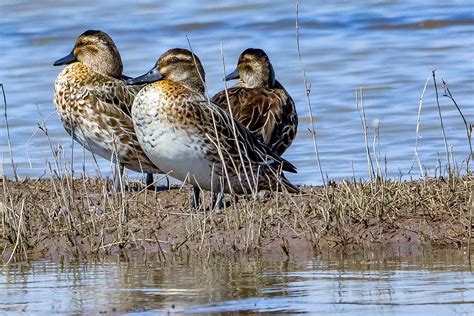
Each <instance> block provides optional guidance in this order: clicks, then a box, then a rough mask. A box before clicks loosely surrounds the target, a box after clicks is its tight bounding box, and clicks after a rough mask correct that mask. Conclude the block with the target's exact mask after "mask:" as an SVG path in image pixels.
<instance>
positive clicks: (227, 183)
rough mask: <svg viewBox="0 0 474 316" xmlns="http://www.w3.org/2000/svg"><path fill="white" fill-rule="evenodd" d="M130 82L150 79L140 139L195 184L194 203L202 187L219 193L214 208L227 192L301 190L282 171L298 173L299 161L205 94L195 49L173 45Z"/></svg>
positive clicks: (138, 112)
mask: <svg viewBox="0 0 474 316" xmlns="http://www.w3.org/2000/svg"><path fill="white" fill-rule="evenodd" d="M127 84H130V85H136V84H146V86H145V87H144V88H143V89H142V90H140V92H139V93H138V94H137V95H136V97H135V100H134V101H133V106H132V120H133V123H134V125H135V131H136V133H137V137H138V141H139V143H140V145H141V147H142V148H143V150H144V151H145V153H146V155H147V156H148V157H149V158H150V159H151V161H152V162H153V163H154V164H155V165H156V166H157V167H159V168H160V170H162V171H163V172H165V173H169V174H170V176H172V177H174V178H177V179H178V180H181V181H183V182H187V183H190V184H191V185H192V186H193V195H192V201H191V207H193V208H197V207H199V203H200V202H199V194H200V192H201V190H207V191H212V192H214V193H215V205H214V206H213V211H218V210H219V209H220V208H221V207H222V205H223V204H222V198H223V195H224V193H233V194H251V193H255V192H257V191H259V190H271V191H274V190H279V191H283V190H286V191H288V192H290V193H296V192H298V188H297V187H296V186H295V185H293V184H292V183H290V181H289V180H288V179H287V178H286V177H285V176H284V174H283V173H282V171H288V172H293V173H295V172H296V168H295V166H293V165H292V164H291V163H290V162H288V161H287V160H285V159H283V158H281V157H280V156H279V155H277V154H275V153H274V152H273V151H272V150H271V149H270V147H268V146H267V145H265V144H264V143H261V142H259V141H258V140H257V139H256V138H255V137H254V136H253V135H252V133H251V132H250V131H249V130H248V129H247V128H245V127H244V126H243V125H242V124H241V123H239V122H238V121H236V120H234V119H232V117H231V115H230V114H229V113H228V112H227V111H225V110H223V109H222V108H221V107H220V106H218V105H217V104H214V103H213V102H211V101H210V100H209V98H208V97H206V95H205V91H206V88H205V72H204V68H203V66H202V63H201V61H200V60H199V58H198V57H197V56H196V55H195V54H194V53H193V52H191V51H189V50H187V49H183V48H173V49H170V50H168V51H166V52H165V53H164V54H162V55H161V56H160V57H159V58H158V60H157V62H156V64H155V66H154V67H153V68H152V69H151V70H150V71H149V72H147V73H146V74H144V75H142V76H139V77H136V78H132V79H128V80H127Z"/></svg>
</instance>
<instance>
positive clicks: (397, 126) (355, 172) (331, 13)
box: [0, 0, 474, 184]
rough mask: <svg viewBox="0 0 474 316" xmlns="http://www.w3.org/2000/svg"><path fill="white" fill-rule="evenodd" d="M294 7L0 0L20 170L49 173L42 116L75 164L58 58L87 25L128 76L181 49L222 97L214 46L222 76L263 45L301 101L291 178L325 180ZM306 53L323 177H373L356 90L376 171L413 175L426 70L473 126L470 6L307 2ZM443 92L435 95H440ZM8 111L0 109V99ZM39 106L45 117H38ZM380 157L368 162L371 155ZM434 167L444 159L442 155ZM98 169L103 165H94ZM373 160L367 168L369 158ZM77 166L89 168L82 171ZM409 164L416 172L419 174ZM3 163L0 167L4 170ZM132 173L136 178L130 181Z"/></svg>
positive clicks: (433, 117)
mask: <svg viewBox="0 0 474 316" xmlns="http://www.w3.org/2000/svg"><path fill="white" fill-rule="evenodd" d="M295 8H296V6H295V3H294V2H292V1H284V2H283V1H282V2H275V1H269V0H264V1H259V2H258V4H257V3H254V2H251V1H238V2H236V1H211V0H209V1H194V2H190V1H162V2H154V1H135V2H133V3H126V2H118V1H81V2H77V3H75V2H57V1H6V0H3V1H2V2H1V3H0V15H1V17H2V18H1V19H0V82H1V83H3V84H4V87H5V92H6V96H7V101H8V120H9V124H10V133H11V142H12V146H13V154H14V162H15V164H17V168H18V169H17V171H18V173H19V174H20V175H21V176H22V177H25V176H29V177H39V176H51V174H52V171H51V170H50V169H49V167H48V165H47V161H50V162H52V161H54V159H53V154H52V150H51V148H50V145H49V142H48V138H47V137H46V136H45V135H44V132H42V131H41V130H39V129H38V122H40V121H41V120H42V119H41V116H40V113H41V115H42V116H43V117H44V118H45V119H46V118H47V120H46V127H47V128H48V134H49V138H50V140H51V142H52V145H53V147H54V148H53V151H54V150H55V149H56V148H57V147H58V146H60V148H61V149H62V150H61V151H60V153H61V154H62V155H64V156H65V159H64V160H61V166H63V168H64V166H66V167H67V166H69V161H70V157H71V141H70V139H69V137H68V135H67V134H66V132H65V131H64V129H63V127H62V126H61V123H60V121H59V119H58V117H57V115H56V114H55V113H54V105H53V103H52V95H53V83H54V80H55V77H56V76H57V74H58V73H59V71H60V70H61V68H60V67H53V66H52V62H53V61H54V60H56V59H58V58H60V57H62V56H64V55H66V54H67V53H69V52H70V50H71V48H72V46H73V44H74V41H75V38H76V36H77V35H79V34H80V33H82V32H83V31H84V30H86V29H93V28H94V29H102V30H104V31H106V32H108V33H109V34H110V35H111V36H112V38H113V39H114V40H115V42H116V44H117V46H118V47H119V49H120V52H121V55H122V58H123V60H124V65H125V73H126V74H129V75H138V74H141V73H143V72H144V71H146V70H148V69H149V68H150V67H151V66H152V65H153V63H154V62H155V60H156V59H157V57H158V56H159V55H160V54H161V53H163V52H164V51H165V50H167V49H169V48H172V47H188V42H187V38H186V36H187V37H188V38H189V40H190V42H191V45H192V48H193V50H194V51H195V52H196V53H197V54H198V56H199V57H200V58H201V59H202V61H203V63H204V66H205V69H206V73H207V84H208V91H209V93H210V94H211V95H212V94H213V93H215V92H217V91H219V90H221V89H223V83H222V77H223V68H222V55H221V48H220V46H221V43H222V46H223V50H224V57H225V62H226V67H227V69H229V70H230V69H231V68H233V67H234V66H235V63H236V61H237V58H238V55H239V54H240V52H241V51H242V50H244V49H246V48H247V47H261V48H263V49H265V50H266V51H267V53H268V54H269V56H270V58H271V61H272V62H273V65H274V68H275V70H276V75H277V78H278V80H279V81H280V82H282V83H283V85H284V86H285V87H286V88H287V90H288V91H289V92H290V94H291V95H292V96H293V98H294V99H295V101H296V103H297V109H298V113H299V117H300V125H299V131H298V135H297V139H296V141H295V142H294V144H293V145H292V147H290V149H289V150H288V151H287V153H285V157H286V158H287V159H289V160H290V161H292V162H293V163H294V164H295V165H296V166H297V167H298V169H299V173H298V174H297V175H291V180H293V181H294V182H296V183H312V184H319V183H321V176H320V174H319V171H318V168H317V166H318V165H317V162H316V159H315V155H314V149H313V142H312V137H311V134H310V132H309V131H308V129H311V125H310V120H309V111H308V105H307V102H306V92H305V91H306V89H305V86H304V83H303V74H302V72H301V69H300V64H299V61H298V54H297V47H296V36H295V32H296V30H295V15H296V11H295ZM300 35H301V55H302V61H303V64H304V67H305V70H306V75H307V79H308V82H309V83H310V84H311V104H312V106H313V115H314V116H315V123H316V132H317V142H318V145H319V151H320V157H321V166H322V170H323V172H324V174H325V175H327V177H329V178H330V179H342V178H351V177H352V176H355V177H357V178H359V177H362V178H367V177H368V175H367V161H366V155H365V145H364V136H363V133H362V129H361V122H360V118H359V113H358V112H357V107H356V100H355V95H356V93H355V91H356V89H358V88H360V87H363V88H364V105H365V110H366V116H367V123H368V133H369V136H368V139H369V147H370V149H371V151H372V152H373V142H374V135H375V127H376V126H379V129H380V131H379V138H378V140H379V142H380V145H379V146H376V148H377V150H380V158H379V160H380V163H379V164H380V168H381V170H382V171H383V172H385V169H386V171H387V174H388V175H389V176H390V177H392V178H397V177H399V176H400V175H403V178H404V179H407V178H409V177H412V176H413V177H417V176H418V175H419V171H418V168H415V169H414V170H412V172H411V174H407V173H408V171H409V170H410V167H411V166H412V163H413V158H414V150H413V149H414V146H415V140H416V137H415V135H416V134H415V131H416V120H417V111H418V100H419V97H420V94H421V91H422V89H423V86H424V84H425V81H426V79H427V78H428V76H429V75H430V74H431V71H432V70H433V69H436V70H437V76H438V77H437V79H438V81H439V82H440V81H441V79H442V78H443V79H445V80H446V81H447V82H448V84H449V87H450V90H451V92H452V93H453V94H454V97H455V99H456V101H457V102H458V103H459V105H460V106H461V108H462V110H463V112H464V115H465V116H466V119H467V120H468V122H470V123H472V121H473V118H474V106H473V105H474V99H473V96H474V50H473V47H474V3H473V2H472V1H449V2H448V1H412V2H407V1H375V0H371V1H364V2H362V3H361V2H354V1H302V3H301V4H300ZM440 89H441V87H440ZM440 94H441V97H440V98H441V99H440V101H441V107H442V113H443V116H444V123H445V130H446V134H447V139H448V146H449V147H450V148H451V147H452V151H453V155H454V158H455V162H456V163H457V164H458V167H459V169H461V170H465V165H463V161H465V159H466V158H467V157H468V156H469V152H468V146H467V139H466V132H465V129H464V125H463V122H462V120H461V118H460V116H459V114H458V113H457V111H456V109H455V108H454V107H453V105H452V103H451V102H450V101H449V100H448V99H447V98H445V97H443V96H442V91H440ZM434 95H435V94H434V89H433V84H432V82H430V83H429V85H428V87H427V90H426V94H425V97H424V103H423V109H422V113H421V130H420V135H419V136H420V138H419V154H420V160H421V163H422V164H423V166H424V167H426V168H427V169H428V170H429V171H430V174H431V175H434V174H435V173H436V172H438V171H439V170H436V168H437V166H438V165H441V166H445V165H446V157H445V149H444V143H443V139H442V133H441V129H440V123H439V118H438V112H437V109H436V103H435V97H434ZM0 104H1V105H2V107H3V102H0ZM38 109H39V110H38ZM0 124H1V126H0V133H1V136H0V148H1V152H2V153H3V156H2V157H0V161H3V172H4V173H5V174H7V175H8V176H12V174H13V171H12V167H11V163H10V155H9V153H8V145H7V137H6V128H5V119H4V116H3V115H2V117H1V119H0ZM74 157H75V158H74V160H75V167H74V169H76V171H80V172H82V170H83V169H84V170H85V171H86V173H87V174H88V175H91V176H93V175H96V174H97V172H96V168H95V166H94V163H93V160H92V159H91V157H90V155H88V154H86V153H83V151H82V150H81V148H80V147H79V146H75V147H74ZM373 159H375V158H373ZM438 160H439V161H438ZM99 164H100V169H101V171H102V174H104V175H109V174H110V164H109V163H108V162H106V161H103V160H100V161H99ZM374 164H375V161H374ZM83 165H85V167H84V168H83ZM416 166H417V165H416V164H415V167H416ZM1 169H2V168H0V171H1ZM131 175H132V176H133V173H131Z"/></svg>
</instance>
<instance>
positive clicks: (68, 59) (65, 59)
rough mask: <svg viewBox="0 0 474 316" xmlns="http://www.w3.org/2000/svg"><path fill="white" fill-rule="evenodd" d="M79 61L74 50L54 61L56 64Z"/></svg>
mask: <svg viewBox="0 0 474 316" xmlns="http://www.w3.org/2000/svg"><path fill="white" fill-rule="evenodd" d="M75 61H77V58H76V55H74V52H71V53H70V54H69V55H67V56H64V57H63V58H61V59H58V60H56V61H55V62H54V64H53V65H54V66H61V65H68V64H70V63H73V62H75Z"/></svg>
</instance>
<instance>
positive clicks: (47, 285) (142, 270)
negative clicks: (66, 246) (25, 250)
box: [0, 251, 474, 315]
mask: <svg viewBox="0 0 474 316" xmlns="http://www.w3.org/2000/svg"><path fill="white" fill-rule="evenodd" d="M473 311H474V275H473V274H472V273H471V272H469V270H468V266H467V265H466V263H465V256H463V254H462V252H461V251H443V252H433V253H426V254H424V256H422V257H413V258H411V259H404V260H394V259H387V258H386V259H383V260H381V259H377V258H376V257H373V254H369V255H366V256H360V257H358V256H351V257H350V258H344V257H333V258H327V259H320V258H318V259H314V260H311V261H308V262H294V261H291V260H289V261H286V262H265V261H252V260H250V261H246V260H233V259H225V258H224V259H223V258H220V259H211V260H209V261H207V260H202V261H199V260H198V261H192V260H184V259H183V260H178V261H176V262H172V263H167V264H159V263H157V262H153V263H150V262H149V263H147V264H144V263H143V262H142V263H139V262H131V263H123V262H122V263H121V262H109V263H102V264H76V265H68V266H66V267H60V266H58V265H56V264H52V263H46V262H34V263H32V264H31V265H26V264H18V265H12V266H11V267H10V268H9V269H8V270H6V271H4V272H3V273H2V274H0V313H1V312H24V313H28V314H31V313H36V314H50V313H59V314H64V313H68V314H78V313H83V314H90V313H94V314H98V313H105V312H107V313H108V314H110V313H111V312H112V313H113V312H116V313H121V314H130V315H133V314H143V313H145V314H146V313H147V312H148V313H149V314H150V315H155V314H156V313H157V312H158V313H167V312H173V313H178V314H181V313H198V314H209V313H224V312H280V313H281V312H286V313H302V312H308V313H315V314H319V313H325V314H347V315H368V314H369V315H371V314H374V315H395V314H400V313H403V314H411V315H423V314H430V313H431V314H432V315H440V314H442V315H449V314H456V315H469V314H471V315H472V312H473Z"/></svg>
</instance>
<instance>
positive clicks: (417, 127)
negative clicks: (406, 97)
mask: <svg viewBox="0 0 474 316" xmlns="http://www.w3.org/2000/svg"><path fill="white" fill-rule="evenodd" d="M430 79H431V75H429V76H428V78H426V82H425V85H424V86H423V90H422V92H421V95H420V98H419V101H418V114H417V116H416V134H415V159H416V161H417V162H418V168H419V170H420V177H421V178H423V177H424V176H425V174H424V172H423V166H422V163H421V160H420V156H419V154H418V140H419V138H420V134H419V133H420V118H421V108H422V106H423V97H424V96H425V92H426V87H427V86H428V82H429V81H430ZM413 164H415V161H413ZM413 164H412V166H411V168H410V170H411V169H413ZM409 173H410V171H409Z"/></svg>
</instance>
